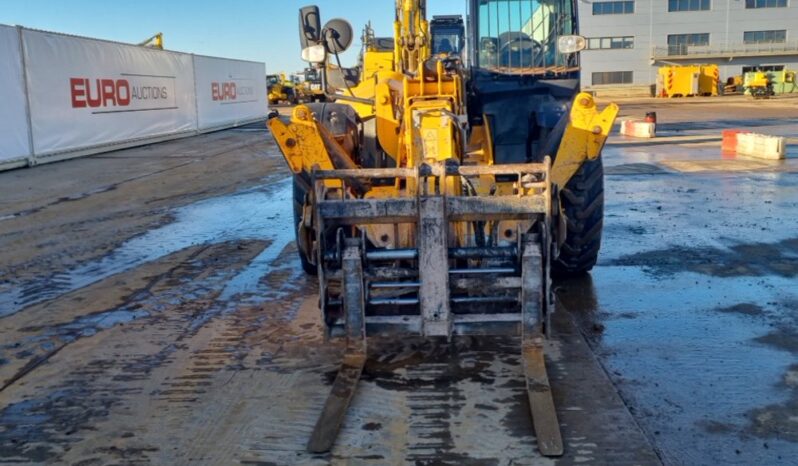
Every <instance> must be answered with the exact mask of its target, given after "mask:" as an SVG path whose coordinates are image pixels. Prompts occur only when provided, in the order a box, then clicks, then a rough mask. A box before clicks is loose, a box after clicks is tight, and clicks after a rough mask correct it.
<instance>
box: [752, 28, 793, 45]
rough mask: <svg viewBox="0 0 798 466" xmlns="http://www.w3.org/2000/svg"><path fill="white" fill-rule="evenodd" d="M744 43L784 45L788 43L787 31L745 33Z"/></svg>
mask: <svg viewBox="0 0 798 466" xmlns="http://www.w3.org/2000/svg"><path fill="white" fill-rule="evenodd" d="M743 42H745V43H746V44H783V43H785V42H787V31H786V30H784V29H782V30H776V31H745V32H744V33H743Z"/></svg>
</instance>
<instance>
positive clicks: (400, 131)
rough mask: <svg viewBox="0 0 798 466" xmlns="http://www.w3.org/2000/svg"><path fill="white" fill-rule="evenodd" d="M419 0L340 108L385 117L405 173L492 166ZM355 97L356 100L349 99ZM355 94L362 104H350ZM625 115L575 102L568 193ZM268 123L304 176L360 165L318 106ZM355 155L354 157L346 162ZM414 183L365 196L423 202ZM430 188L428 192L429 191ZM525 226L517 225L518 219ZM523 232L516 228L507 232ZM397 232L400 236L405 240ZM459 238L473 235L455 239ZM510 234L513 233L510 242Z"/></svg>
mask: <svg viewBox="0 0 798 466" xmlns="http://www.w3.org/2000/svg"><path fill="white" fill-rule="evenodd" d="M417 2H418V0H398V1H397V18H399V19H398V20H397V21H396V23H395V24H394V27H395V31H394V32H395V44H396V48H395V50H394V52H393V53H390V52H377V51H375V50H368V49H367V50H366V53H365V56H364V64H365V66H364V70H363V73H362V75H361V82H360V84H359V85H358V86H356V87H353V88H352V89H351V90H346V91H343V95H342V96H341V99H340V102H344V103H347V104H348V105H350V106H352V107H353V108H354V109H355V111H356V112H357V113H358V115H359V116H360V118H361V119H362V120H364V121H366V120H369V119H372V118H374V119H376V136H377V139H378V141H379V145H380V147H381V149H382V150H383V151H384V152H385V153H386V154H387V155H388V156H389V157H391V158H392V159H393V160H394V161H395V162H396V166H397V167H399V168H417V167H419V166H421V165H422V164H425V163H430V162H433V163H435V162H438V163H439V162H445V161H447V160H453V161H456V163H457V164H458V165H476V166H493V165H494V147H493V139H492V136H491V129H490V126H489V120H488V118H483V121H484V123H483V124H482V125H479V126H470V127H469V126H468V118H467V111H466V108H465V102H466V96H465V79H464V76H463V75H462V74H461V72H449V71H447V70H445V69H444V65H443V62H442V61H441V60H437V59H435V58H433V57H431V55H430V48H429V46H428V44H429V25H428V23H427V22H426V21H425V20H423V19H421V15H418V14H413V11H415V10H414V9H417V7H418V5H416V3H417ZM350 91H351V94H350V93H349V92H350ZM348 96H354V97H357V98H358V99H357V101H353V100H355V99H352V100H350V101H348V100H347V97H348ZM617 114H618V107H617V106H616V105H615V104H610V105H608V106H607V107H606V108H605V109H604V110H603V111H599V110H598V107H597V105H596V103H595V101H594V100H593V98H592V96H590V95H589V94H586V93H581V94H579V95H577V96H576V98H575V100H574V102H573V104H572V107H571V110H570V115H569V121H568V124H567V126H566V128H565V130H564V135H563V137H562V141H561V143H560V145H559V149H558V150H557V153H556V154H544V155H547V156H551V159H553V160H554V163H553V165H552V166H551V182H552V183H553V184H556V185H557V186H559V187H560V188H563V187H564V186H565V185H566V184H567V183H568V181H569V180H570V179H571V178H572V177H573V176H574V174H575V173H576V172H577V171H578V170H579V168H580V167H581V166H582V164H583V163H585V161H588V160H594V159H596V158H597V157H598V156H599V155H600V153H601V150H602V148H603V146H604V143H605V141H606V139H607V137H608V135H609V134H610V131H611V129H612V125H613V123H614V121H615V118H616V116H617ZM268 125H269V127H270V129H271V131H272V134H273V135H274V138H275V140H276V141H277V143H278V145H279V146H280V149H281V150H282V153H283V155H284V156H285V159H286V161H287V163H288V165H289V167H290V168H291V170H292V171H293V172H294V173H295V174H300V173H303V172H304V173H305V174H307V177H306V178H308V179H309V178H310V177H311V174H312V171H313V170H314V169H318V170H332V169H341V168H358V166H357V164H356V163H355V162H354V158H355V157H354V156H353V154H348V153H347V151H346V150H345V149H344V148H343V147H342V146H341V145H340V144H337V143H336V141H335V140H334V138H333V137H332V135H330V134H329V133H328V132H327V130H326V129H325V128H324V126H323V125H321V124H320V123H318V122H316V121H315V120H314V119H313V117H312V113H311V111H310V109H309V108H308V107H306V106H302V105H300V106H298V107H297V108H296V109H295V110H294V112H293V114H292V116H291V119H290V122H288V123H285V122H283V121H282V120H281V119H280V118H273V119H271V120H269V122H268ZM347 155H349V157H347ZM416 182H417V181H416V180H415V179H407V180H405V181H404V182H403V183H399V181H398V180H397V182H396V184H395V185H393V186H379V187H373V188H371V189H370V190H369V191H368V192H367V193H366V194H365V197H366V198H370V197H371V198H397V197H415V196H416V195H417V194H418V192H419V190H420V189H423V188H424V187H423V186H416V184H415V183H416ZM461 183H462V181H461V180H460V178H457V177H449V178H447V184H446V186H444V187H442V190H444V191H445V193H447V194H452V195H460V194H461V193H462V191H463V189H464V187H463V186H462V185H461ZM324 185H325V186H326V187H327V188H330V189H334V188H338V187H340V182H339V181H337V180H325V181H324ZM427 188H428V187H427ZM468 188H469V189H473V191H474V192H475V194H479V195H481V196H487V195H490V193H492V192H495V193H498V194H500V195H507V194H513V193H517V192H518V189H519V187H518V183H514V182H501V181H497V179H496V177H495V176H493V175H491V174H489V173H486V174H479V175H477V176H474V177H471V178H470V181H469V186H468ZM515 223H518V222H515ZM506 227H509V229H512V230H515V228H512V225H507V222H504V223H503V224H502V228H503V230H502V231H505V228H506ZM366 230H367V234H368V236H369V239H370V240H371V241H372V242H373V243H374V244H375V245H377V246H380V247H406V246H407V245H409V244H411V243H412V241H413V228H412V227H411V226H408V225H404V226H399V227H398V228H396V229H394V228H393V227H390V226H369V227H367V228H366ZM397 233H398V237H397ZM453 236H455V237H460V238H462V236H464V235H460V234H456V235H453ZM508 238H509V236H508Z"/></svg>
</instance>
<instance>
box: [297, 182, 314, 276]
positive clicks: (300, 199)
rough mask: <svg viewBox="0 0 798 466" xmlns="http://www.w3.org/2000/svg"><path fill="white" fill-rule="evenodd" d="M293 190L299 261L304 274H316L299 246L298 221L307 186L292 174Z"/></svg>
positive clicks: (300, 216)
mask: <svg viewBox="0 0 798 466" xmlns="http://www.w3.org/2000/svg"><path fill="white" fill-rule="evenodd" d="M292 183H293V191H294V238H295V241H296V249H297V252H298V253H299V261H300V262H301V263H302V270H304V271H305V273H306V274H308V275H312V276H316V275H318V274H319V269H318V268H317V267H316V266H315V265H313V264H311V263H310V260H308V256H307V255H305V252H304V251H302V248H301V247H299V241H298V239H299V222H301V221H302V207H303V206H304V204H305V194H306V193H307V190H308V188H307V187H306V186H303V184H304V183H303V182H302V181H301V180H298V179H297V176H294V178H293V180H292Z"/></svg>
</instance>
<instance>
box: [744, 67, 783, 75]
mask: <svg viewBox="0 0 798 466" xmlns="http://www.w3.org/2000/svg"><path fill="white" fill-rule="evenodd" d="M754 71H762V72H765V73H768V72H771V73H774V72H782V71H784V65H759V66H744V67H743V74H745V73H751V72H754Z"/></svg>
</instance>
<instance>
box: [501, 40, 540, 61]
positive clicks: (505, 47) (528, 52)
mask: <svg viewBox="0 0 798 466" xmlns="http://www.w3.org/2000/svg"><path fill="white" fill-rule="evenodd" d="M505 34H508V37H506V40H505V41H504V43H503V44H502V45H501V46H500V47H499V56H500V57H501V59H502V61H504V57H505V56H509V57H510V58H511V59H510V60H508V61H509V62H512V61H513V60H512V54H515V53H518V56H519V60H518V62H519V63H518V65H519V66H532V65H535V64H536V63H535V62H538V61H539V60H540V59H541V58H542V57H543V44H541V43H540V42H538V41H536V40H535V39H533V38H531V37H529V36H528V35H526V34H525V33H523V32H518V33H514V34H512V37H509V35H510V34H511V33H505ZM515 44H519V46H518V50H517V51H514V50H512V49H511V47H512V46H514V45H515ZM528 56H531V57H532V63H530V64H529V65H526V64H524V63H523V58H522V57H528ZM509 65H510V63H508V64H507V66H509Z"/></svg>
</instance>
